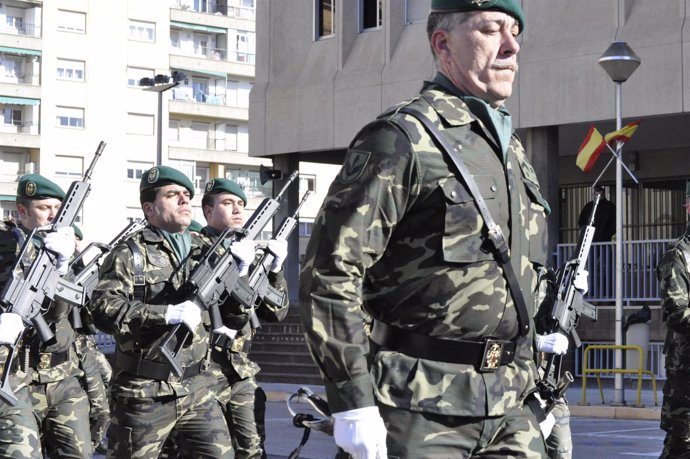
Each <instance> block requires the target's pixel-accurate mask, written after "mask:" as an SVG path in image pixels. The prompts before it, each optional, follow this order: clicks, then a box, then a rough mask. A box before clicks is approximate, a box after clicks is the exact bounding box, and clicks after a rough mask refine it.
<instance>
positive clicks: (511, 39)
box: [432, 11, 520, 107]
mask: <svg viewBox="0 0 690 459" xmlns="http://www.w3.org/2000/svg"><path fill="white" fill-rule="evenodd" d="M518 32H519V27H518V24H517V21H516V20H515V18H513V17H512V16H510V15H509V14H506V13H503V12H500V11H482V12H472V13H469V17H468V18H467V19H466V20H465V21H464V22H462V23H461V24H460V25H458V26H457V27H455V29H454V30H451V31H443V30H437V31H436V32H434V34H433V35H432V44H433V45H434V49H435V50H436V53H437V55H438V58H439V66H440V70H441V71H442V72H443V74H444V75H446V76H447V77H448V78H449V79H450V80H451V81H452V82H453V84H455V85H456V86H457V87H458V89H460V90H461V91H463V92H465V93H466V94H469V95H471V96H475V97H478V98H480V99H483V100H484V101H486V102H488V103H490V104H491V105H492V106H494V107H496V106H499V105H502V104H503V103H504V102H505V100H506V99H507V98H508V97H510V95H511V94H512V92H513V79H514V78H515V72H517V68H518V64H517V54H518V52H519V51H520V45H519V44H518V42H517V39H516V37H517V35H518Z"/></svg>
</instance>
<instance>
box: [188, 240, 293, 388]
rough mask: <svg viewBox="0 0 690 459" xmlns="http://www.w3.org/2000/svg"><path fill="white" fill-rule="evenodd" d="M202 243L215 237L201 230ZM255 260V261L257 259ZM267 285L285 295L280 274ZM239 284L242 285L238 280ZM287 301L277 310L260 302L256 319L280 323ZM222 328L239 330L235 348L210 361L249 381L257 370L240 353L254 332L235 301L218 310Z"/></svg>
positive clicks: (284, 285)
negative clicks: (223, 326) (221, 319)
mask: <svg viewBox="0 0 690 459" xmlns="http://www.w3.org/2000/svg"><path fill="white" fill-rule="evenodd" d="M201 235H202V239H204V241H205V242H206V244H208V245H211V244H213V242H214V241H215V239H216V238H217V237H218V236H217V235H215V232H214V231H208V227H204V228H202V230H201ZM257 259H258V258H257ZM268 277H269V283H270V284H271V286H272V287H274V288H276V289H277V290H280V291H282V292H286V291H287V283H286V282H285V275H284V274H283V271H280V272H277V273H269V275H268ZM241 282H243V281H242V280H241ZM288 306H289V299H288V296H287V295H285V296H284V297H283V302H282V303H281V304H280V305H279V306H273V305H271V304H269V303H267V302H261V303H260V304H259V305H258V307H257V308H256V315H257V316H258V317H259V318H260V319H261V320H265V321H266V322H280V321H282V320H283V319H284V318H285V316H286V315H287V312H288ZM220 312H221V316H222V318H223V324H224V325H225V326H226V327H228V328H231V329H233V330H239V332H238V334H237V337H236V338H235V342H234V343H233V344H234V345H235V347H232V346H231V347H230V348H228V349H227V350H226V351H225V354H224V355H223V358H218V356H219V354H218V353H213V354H212V358H213V360H214V361H215V362H217V363H218V364H220V366H221V367H222V369H223V372H225V373H227V372H230V373H231V374H232V373H236V375H237V377H239V378H240V379H244V378H249V377H250V376H254V375H255V374H257V373H258V372H259V371H260V370H261V368H260V367H259V365H258V364H257V363H256V362H254V361H252V360H251V359H250V358H249V355H248V354H247V353H246V352H243V351H242V350H241V348H242V346H243V345H244V343H245V342H246V341H251V340H252V338H253V337H254V333H255V331H254V330H253V329H252V327H251V325H250V323H249V317H250V316H249V313H250V312H251V311H249V310H248V309H247V308H246V307H244V306H243V305H242V304H241V303H240V302H239V301H238V300H236V299H235V298H232V297H230V298H228V299H227V301H225V302H224V303H223V305H222V306H221V308H220Z"/></svg>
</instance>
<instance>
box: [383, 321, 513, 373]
mask: <svg viewBox="0 0 690 459" xmlns="http://www.w3.org/2000/svg"><path fill="white" fill-rule="evenodd" d="M369 339H371V340H372V341H373V342H374V343H375V344H377V345H378V346H380V347H382V348H385V349H388V350H391V351H396V352H400V353H402V354H405V355H409V356H410V357H415V358H418V359H426V360H435V361H438V362H447V363H462V364H465V365H474V366H475V368H476V369H477V370H478V371H480V372H492V371H496V370H497V369H498V367H499V366H503V365H508V364H509V363H511V362H512V361H513V359H514V358H515V341H505V340H499V339H493V338H487V339H485V340H484V341H465V340H449V339H442V338H435V337H433V336H426V335H420V334H419V333H415V332H412V331H408V330H404V329H402V328H398V327H392V326H390V325H388V324H385V323H383V322H380V321H378V320H374V325H373V328H372V330H371V335H370V336H369Z"/></svg>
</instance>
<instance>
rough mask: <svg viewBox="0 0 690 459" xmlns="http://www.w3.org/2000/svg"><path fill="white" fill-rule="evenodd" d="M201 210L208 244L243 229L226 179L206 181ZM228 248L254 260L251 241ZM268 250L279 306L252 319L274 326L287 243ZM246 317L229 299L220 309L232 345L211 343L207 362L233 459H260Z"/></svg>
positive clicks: (262, 434) (239, 201)
mask: <svg viewBox="0 0 690 459" xmlns="http://www.w3.org/2000/svg"><path fill="white" fill-rule="evenodd" d="M201 205H202V208H203V211H204V217H206V222H207V226H206V227H204V228H203V229H202V230H201V234H203V235H204V236H206V237H208V238H209V239H210V241H213V240H215V239H216V238H217V237H218V236H219V235H220V233H222V232H223V230H225V229H226V228H242V226H243V225H244V208H245V206H246V205H247V196H246V195H245V194H244V191H242V188H241V187H240V186H239V185H238V184H237V183H235V182H233V181H232V180H228V179H224V178H217V179H214V180H211V181H209V182H208V183H207V184H206V192H205V194H204V198H203V200H202V202H201ZM231 247H232V250H233V254H235V256H238V257H239V258H241V259H242V257H243V262H244V264H248V263H251V262H252V261H254V257H255V246H254V241H240V242H239V243H236V244H233V245H232V246H231ZM240 247H242V249H240ZM268 250H269V251H271V252H272V253H273V254H274V255H275V259H274V262H273V265H272V267H271V272H270V273H269V282H270V284H271V286H273V287H275V288H276V289H277V290H278V291H281V292H283V293H284V294H283V297H282V302H281V303H280V304H272V303H270V302H261V303H260V304H259V305H258V307H257V309H256V314H257V316H258V317H260V318H261V319H262V320H266V321H270V322H278V321H281V320H283V319H284V318H285V316H286V315H287V312H288V305H289V303H288V296H287V292H286V289H287V285H286V282H285V276H284V275H283V271H282V265H283V261H284V260H285V257H286V256H287V241H285V240H282V239H280V240H279V239H271V240H270V241H268ZM250 306H251V305H250ZM251 313H252V311H251V310H248V309H247V305H242V304H241V303H240V302H239V301H237V300H236V299H234V298H233V299H230V300H228V301H227V302H226V303H225V304H224V305H223V307H222V314H223V322H224V325H225V326H227V327H228V328H230V329H233V330H239V331H238V334H237V336H236V337H235V338H234V340H232V341H229V340H223V342H222V344H216V346H214V349H213V352H212V353H211V358H212V359H213V360H214V361H215V362H218V363H219V364H220V366H221V368H222V374H220V375H219V380H220V383H219V384H218V386H217V388H216V390H217V392H218V399H219V401H220V402H221V405H222V406H223V407H224V411H225V419H226V421H227V423H228V427H229V428H230V433H231V435H232V438H233V445H234V447H235V455H236V456H237V457H238V458H265V457H266V452H265V450H264V440H265V438H266V431H265V422H264V418H265V414H266V394H265V393H264V391H263V389H262V388H261V387H260V386H259V385H258V384H257V382H256V378H255V376H256V374H257V373H258V372H259V370H260V368H259V366H258V365H257V364H256V363H255V362H253V361H252V360H251V359H250V358H249V356H248V352H249V349H250V347H251V342H252V338H253V337H254V333H255V329H254V328H253V327H252V325H251V322H250V320H249V319H250V315H251Z"/></svg>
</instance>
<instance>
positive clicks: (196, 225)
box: [187, 219, 204, 233]
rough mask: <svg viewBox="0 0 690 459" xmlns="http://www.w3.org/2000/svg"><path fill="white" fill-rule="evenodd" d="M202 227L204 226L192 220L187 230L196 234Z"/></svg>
mask: <svg viewBox="0 0 690 459" xmlns="http://www.w3.org/2000/svg"><path fill="white" fill-rule="evenodd" d="M203 227H204V226H203V225H202V224H201V223H199V222H198V221H196V220H194V219H192V223H190V224H189V226H188V227H187V229H188V230H189V231H194V232H195V233H198V232H200V231H201V229H202V228H203Z"/></svg>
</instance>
